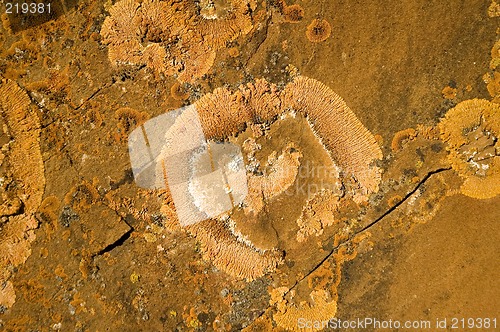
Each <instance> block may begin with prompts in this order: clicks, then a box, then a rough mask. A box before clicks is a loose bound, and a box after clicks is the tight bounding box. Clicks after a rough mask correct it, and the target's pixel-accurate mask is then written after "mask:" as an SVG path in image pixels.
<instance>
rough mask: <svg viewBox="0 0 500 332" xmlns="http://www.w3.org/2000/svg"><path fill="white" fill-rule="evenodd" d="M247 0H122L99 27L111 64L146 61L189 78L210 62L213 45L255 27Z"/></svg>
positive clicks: (182, 79) (205, 70)
mask: <svg viewBox="0 0 500 332" xmlns="http://www.w3.org/2000/svg"><path fill="white" fill-rule="evenodd" d="M255 8H256V5H255V2H254V1H251V0H231V1H222V2H219V1H215V2H213V1H206V0H202V1H199V2H194V1H175V0H165V1H161V0H144V1H138V0H121V1H119V2H117V3H115V4H114V5H113V6H112V7H111V8H110V10H109V12H110V16H108V17H106V19H105V20H104V23H103V25H102V28H101V36H102V42H103V43H104V44H106V45H108V57H109V60H110V61H111V63H112V64H113V65H121V64H128V65H139V66H140V65H146V66H147V67H149V68H151V69H153V70H154V71H156V72H159V73H164V74H165V75H168V76H176V77H177V79H178V80H179V81H180V82H193V81H195V80H196V79H198V78H200V77H202V76H203V75H205V74H206V73H208V71H209V70H210V68H211V67H212V65H213V63H214V61H215V57H216V52H217V50H219V49H221V48H222V47H225V45H226V43H227V42H231V41H233V40H234V39H236V38H237V37H238V36H240V35H246V34H247V33H249V32H250V30H251V29H252V28H253V23H252V16H251V14H252V12H253V10H255Z"/></svg>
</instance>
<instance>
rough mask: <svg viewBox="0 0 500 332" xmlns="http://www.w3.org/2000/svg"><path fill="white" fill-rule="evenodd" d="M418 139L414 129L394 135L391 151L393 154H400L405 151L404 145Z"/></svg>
mask: <svg viewBox="0 0 500 332" xmlns="http://www.w3.org/2000/svg"><path fill="white" fill-rule="evenodd" d="M415 137H417V131H416V130H415V129H413V128H408V129H404V130H400V131H398V132H397V133H395V134H394V137H393V138H392V142H391V150H392V152H398V151H400V150H401V149H403V146H404V144H405V143H406V142H407V141H411V140H413V139H414V138H415Z"/></svg>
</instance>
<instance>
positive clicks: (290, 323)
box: [273, 290, 337, 331]
mask: <svg viewBox="0 0 500 332" xmlns="http://www.w3.org/2000/svg"><path fill="white" fill-rule="evenodd" d="M310 297H311V301H312V303H313V304H312V305H311V304H309V303H306V302H303V303H301V304H300V305H299V306H286V307H285V310H284V311H278V312H277V313H275V314H274V315H273V320H274V321H275V322H276V324H277V325H278V326H279V327H281V328H284V329H286V330H288V331H300V330H301V329H299V327H298V325H297V322H298V321H299V320H302V321H306V322H308V323H311V322H313V324H311V329H310V330H311V331H321V330H323V329H324V328H326V327H327V323H328V321H329V320H330V319H331V318H333V317H335V314H336V313H337V302H336V301H334V300H332V299H331V298H330V295H329V293H328V291H326V290H313V291H312V292H311V295H310Z"/></svg>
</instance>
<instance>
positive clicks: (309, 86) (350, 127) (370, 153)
mask: <svg viewBox="0 0 500 332" xmlns="http://www.w3.org/2000/svg"><path fill="white" fill-rule="evenodd" d="M283 104H284V106H285V107H291V108H292V109H294V110H296V111H298V112H301V113H303V114H304V115H306V116H307V118H308V120H309V122H310V124H311V127H312V129H313V130H314V131H315V132H316V134H317V135H318V136H319V138H320V139H321V141H322V143H323V144H324V146H325V147H326V149H327V150H328V152H329V153H330V155H331V157H332V159H333V160H334V161H335V163H336V164H337V165H338V166H339V167H340V168H341V169H343V170H344V171H345V172H346V173H347V174H349V175H351V176H353V177H354V178H355V179H356V181H357V182H358V183H359V186H360V188H359V189H360V191H361V192H360V193H359V195H358V197H357V200H360V201H363V200H365V199H366V197H367V195H368V194H370V193H372V192H376V191H377V190H378V184H379V182H380V179H381V174H380V169H379V168H378V167H376V166H374V165H372V163H373V162H374V161H375V160H377V159H380V158H382V151H381V150H380V147H379V146H378V144H377V142H376V140H375V138H374V137H373V135H372V134H371V133H370V132H369V131H368V130H367V129H366V128H365V126H363V124H362V123H361V122H360V121H359V120H358V119H357V117H356V115H355V114H354V113H353V112H352V111H351V110H350V109H349V107H348V106H347V105H346V103H345V102H344V100H342V98H341V97H340V96H338V95H337V94H336V93H335V92H333V91H332V90H330V89H329V88H328V87H327V86H325V85H324V84H322V83H320V82H318V81H316V80H313V79H310V78H307V77H303V76H298V77H296V78H295V79H294V80H293V81H292V82H291V83H289V84H288V85H287V86H286V88H285V90H284V92H283Z"/></svg>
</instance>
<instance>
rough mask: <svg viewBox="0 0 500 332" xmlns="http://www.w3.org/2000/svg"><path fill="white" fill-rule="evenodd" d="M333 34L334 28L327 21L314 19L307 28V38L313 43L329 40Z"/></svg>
mask: <svg viewBox="0 0 500 332" xmlns="http://www.w3.org/2000/svg"><path fill="white" fill-rule="evenodd" d="M331 33H332V27H331V25H330V23H328V21H327V20H325V19H318V18H316V19H314V20H313V21H312V22H311V24H309V25H308V26H307V30H306V37H307V39H308V40H309V41H311V42H313V43H320V42H323V41H325V40H327V39H328V37H330V35H331Z"/></svg>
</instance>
